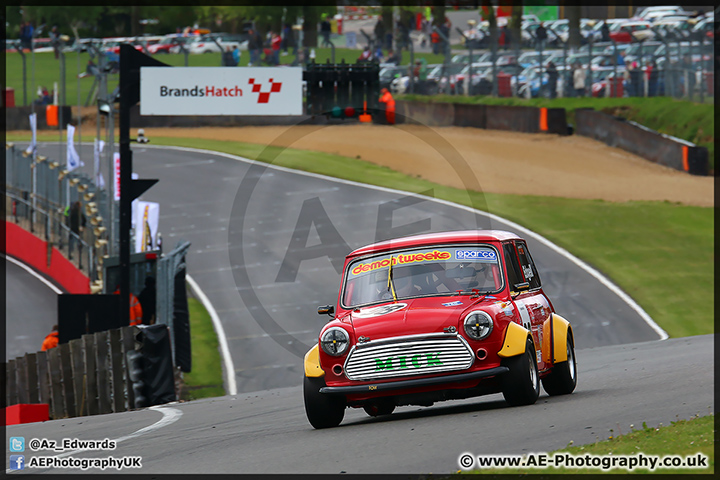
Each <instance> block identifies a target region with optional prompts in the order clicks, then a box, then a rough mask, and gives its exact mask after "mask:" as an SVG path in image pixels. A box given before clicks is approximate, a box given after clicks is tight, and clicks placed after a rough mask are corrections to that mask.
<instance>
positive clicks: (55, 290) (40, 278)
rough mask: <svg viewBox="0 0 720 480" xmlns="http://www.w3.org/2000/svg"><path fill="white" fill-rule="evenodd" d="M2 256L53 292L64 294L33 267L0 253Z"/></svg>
mask: <svg viewBox="0 0 720 480" xmlns="http://www.w3.org/2000/svg"><path fill="white" fill-rule="evenodd" d="M0 255H2V257H3V258H4V259H5V260H7V261H9V262H10V263H14V264H15V265H17V266H18V267H20V268H22V269H23V270H25V271H26V272H28V273H29V274H30V275H32V276H33V277H35V278H37V279H38V280H40V281H41V282H42V283H44V284H45V285H47V287H48V288H50V289H51V290H52V291H53V292H55V293H57V294H58V295H60V294H62V293H64V292H63V291H62V290H60V289H59V288H58V287H56V286H55V285H53V283H52V282H50V281H49V280H48V279H47V278H45V277H43V276H42V275H40V274H39V273H37V272H36V271H35V270H33V269H32V267H30V266H29V265H26V264H24V263H23V262H21V261H20V260H16V259H14V258H13V257H10V256H8V255H5V254H4V253H0Z"/></svg>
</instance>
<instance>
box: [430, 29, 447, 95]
mask: <svg viewBox="0 0 720 480" xmlns="http://www.w3.org/2000/svg"><path fill="white" fill-rule="evenodd" d="M433 31H434V32H436V33H437V34H438V35H440V38H442V39H443V40H444V41H445V45H447V46H446V48H445V49H444V50H445V52H444V53H445V58H444V60H443V69H442V76H443V77H445V78H446V81H445V94H446V95H450V75H448V68H447V66H448V64H449V63H450V62H449V61H448V57H449V56H450V39H449V38H448V37H446V36H445V34H443V33H442V32H441V31H440V29H439V28H437V26H435V25H433Z"/></svg>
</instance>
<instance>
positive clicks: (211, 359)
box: [180, 297, 225, 400]
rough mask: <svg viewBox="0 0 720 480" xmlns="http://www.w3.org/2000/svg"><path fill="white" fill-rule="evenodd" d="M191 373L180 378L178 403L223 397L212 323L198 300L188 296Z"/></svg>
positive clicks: (219, 365) (221, 377)
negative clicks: (180, 386) (181, 381)
mask: <svg viewBox="0 0 720 480" xmlns="http://www.w3.org/2000/svg"><path fill="white" fill-rule="evenodd" d="M188 309H189V311H190V332H192V335H191V338H192V371H191V372H190V373H185V374H184V376H183V387H182V392H181V395H180V398H181V399H182V400H197V399H199V398H208V397H220V396H223V395H225V388H224V387H223V376H222V365H221V361H220V350H219V348H218V339H217V336H216V335H215V329H214V328H213V324H212V320H211V319H210V315H209V314H208V312H207V310H205V307H204V306H203V304H202V303H200V301H199V300H197V299H195V298H192V297H189V298H188Z"/></svg>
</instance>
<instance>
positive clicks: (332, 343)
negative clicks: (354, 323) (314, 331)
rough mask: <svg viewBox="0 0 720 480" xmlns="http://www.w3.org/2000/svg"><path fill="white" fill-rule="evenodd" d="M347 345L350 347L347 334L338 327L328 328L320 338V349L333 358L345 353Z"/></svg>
mask: <svg viewBox="0 0 720 480" xmlns="http://www.w3.org/2000/svg"><path fill="white" fill-rule="evenodd" d="M348 345H350V337H349V336H348V334H347V332H346V331H345V330H344V329H342V328H340V327H330V328H328V329H327V330H325V333H323V334H322V337H321V338H320V348H322V349H323V351H324V352H325V353H327V354H328V355H332V356H333V357H339V356H340V355H342V354H343V353H345V351H347V349H348Z"/></svg>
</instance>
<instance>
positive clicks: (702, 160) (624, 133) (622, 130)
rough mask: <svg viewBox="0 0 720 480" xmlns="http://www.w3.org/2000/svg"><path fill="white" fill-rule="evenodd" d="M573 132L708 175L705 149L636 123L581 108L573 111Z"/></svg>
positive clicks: (682, 169) (657, 161) (656, 160)
mask: <svg viewBox="0 0 720 480" xmlns="http://www.w3.org/2000/svg"><path fill="white" fill-rule="evenodd" d="M575 132H576V133H577V134H578V135H583V136H585V137H590V138H592V139H595V140H598V141H600V142H603V143H605V144H607V145H609V146H611V147H617V148H622V149H623V150H626V151H628V152H630V153H634V154H635V155H638V156H640V157H642V158H645V159H646V160H650V161H651V162H654V163H657V164H659V165H664V166H666V167H670V168H674V169H675V170H680V171H683V172H687V173H690V174H693V175H708V173H709V162H708V150H707V148H705V147H700V146H697V145H695V144H693V143H690V142H688V141H685V140H682V139H679V138H676V137H672V136H670V135H665V134H662V133H659V132H656V131H655V130H652V129H650V128H647V127H645V126H643V125H640V124H639V123H635V122H632V121H629V120H626V119H624V118H622V117H614V116H612V115H608V114H607V113H603V112H599V111H596V110H593V109H592V108H582V109H577V110H576V111H575Z"/></svg>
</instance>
